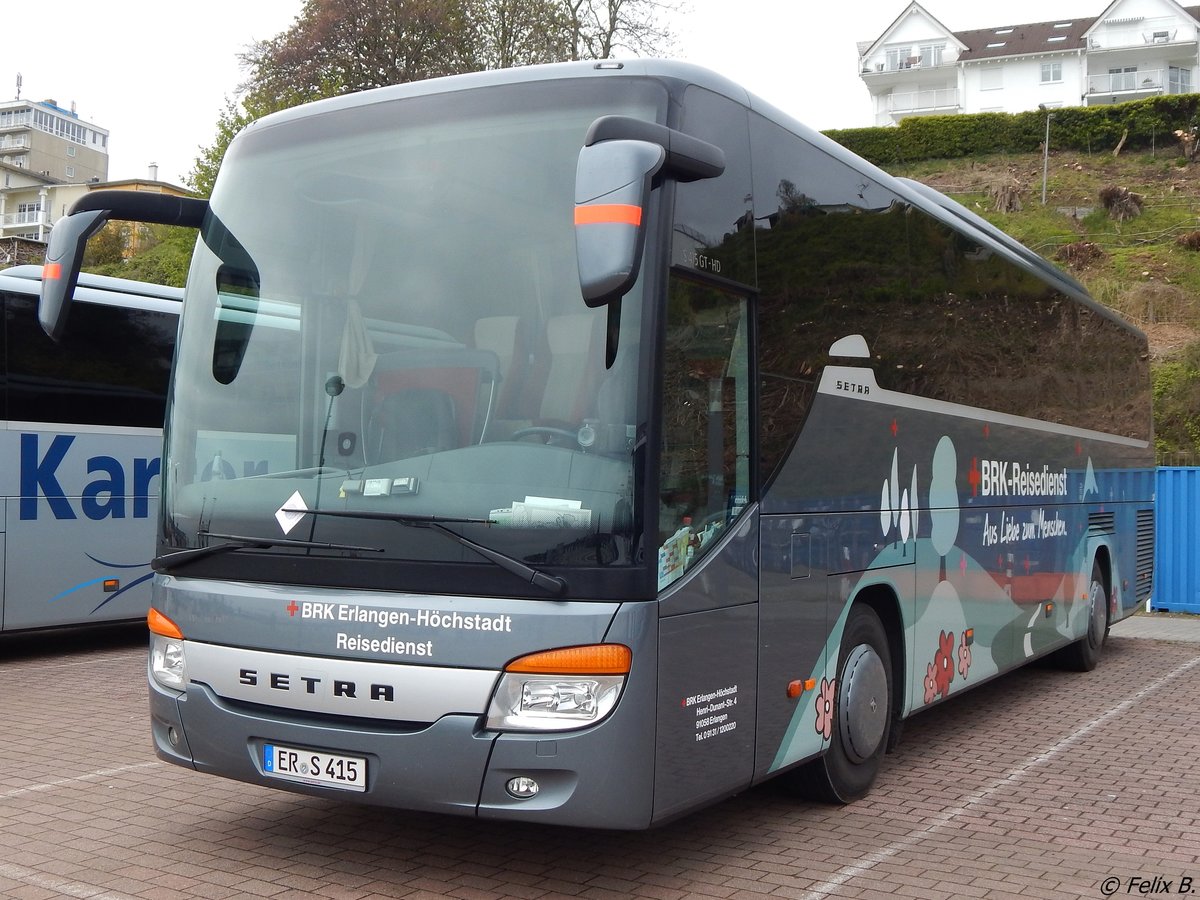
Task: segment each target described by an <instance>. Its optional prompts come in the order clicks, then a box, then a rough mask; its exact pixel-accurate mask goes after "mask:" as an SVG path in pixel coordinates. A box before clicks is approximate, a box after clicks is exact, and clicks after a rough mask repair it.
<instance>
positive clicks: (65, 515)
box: [21, 434, 162, 520]
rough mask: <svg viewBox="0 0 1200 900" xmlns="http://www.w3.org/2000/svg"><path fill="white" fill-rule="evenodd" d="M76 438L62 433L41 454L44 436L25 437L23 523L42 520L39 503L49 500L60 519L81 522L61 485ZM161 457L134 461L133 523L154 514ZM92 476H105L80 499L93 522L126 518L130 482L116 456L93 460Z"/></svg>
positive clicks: (89, 464) (89, 466)
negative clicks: (61, 471)
mask: <svg viewBox="0 0 1200 900" xmlns="http://www.w3.org/2000/svg"><path fill="white" fill-rule="evenodd" d="M73 443H75V437H74V436H73V435H69V434H58V435H55V436H54V439H53V440H52V441H51V442H50V446H49V447H47V448H46V453H45V455H44V456H43V455H41V454H40V447H39V435H37V434H22V435H21V518H22V519H36V518H37V517H38V499H39V497H44V498H45V499H46V504H47V506H49V507H50V512H51V513H53V515H54V518H56V519H76V518H78V516H77V515H76V514H75V508H74V507H73V506H72V505H71V501H70V500H68V499H67V495H66V493H65V492H64V491H63V489H62V485H61V484H59V482H58V469H59V466H61V465H62V463H63V460H64V459H66V456H67V452H68V451H69V450H70V449H71V445H72V444H73ZM161 468H162V460H161V459H160V458H159V457H154V458H153V459H145V458H141V457H136V458H134V460H133V518H135V519H145V518H147V517H148V516H149V515H150V481H151V480H152V479H153V478H154V477H155V476H157V475H158V474H159V471H160V470H161ZM87 472H88V474H89V475H95V474H98V473H99V474H100V475H101V476H102V477H99V478H95V479H93V480H92V481H90V482H88V483H87V485H85V486H84V488H83V493H82V494H81V495H80V498H79V506H80V509H81V510H82V512H83V514H84V515H85V516H87V518H89V519H96V520H99V519H109V518H111V519H124V518H126V499H127V498H126V490H125V485H126V484H127V483H128V481H129V479H128V477H127V475H126V472H125V467H124V466H123V465H122V464H121V462H120V460H118V459H115V458H114V457H112V456H92V457H89V458H88V461H87Z"/></svg>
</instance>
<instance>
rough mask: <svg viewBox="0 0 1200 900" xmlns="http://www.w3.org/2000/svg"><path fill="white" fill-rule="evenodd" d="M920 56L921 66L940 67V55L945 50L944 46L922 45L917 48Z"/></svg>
mask: <svg viewBox="0 0 1200 900" xmlns="http://www.w3.org/2000/svg"><path fill="white" fill-rule="evenodd" d="M917 49H918V51H919V52H920V54H921V65H923V66H940V65H941V64H942V53H944V52H945V50H946V45H945V44H922V45H921V46H920V47H918V48H917Z"/></svg>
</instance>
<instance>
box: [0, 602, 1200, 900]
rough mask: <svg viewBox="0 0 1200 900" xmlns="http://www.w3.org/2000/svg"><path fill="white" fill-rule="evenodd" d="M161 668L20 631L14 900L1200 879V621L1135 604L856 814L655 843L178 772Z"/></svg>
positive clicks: (659, 838)
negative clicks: (1100, 642)
mask: <svg viewBox="0 0 1200 900" xmlns="http://www.w3.org/2000/svg"><path fill="white" fill-rule="evenodd" d="M1143 619H1145V620H1147V621H1146V622H1143V621H1142V620H1143ZM1172 622H1174V623H1175V624H1171V623H1172ZM1151 626H1153V628H1151ZM1147 629H1150V631H1151V633H1150V634H1148V635H1146V636H1140V635H1141V633H1142V632H1143V631H1145V630H1147ZM1155 629H1167V630H1165V631H1159V630H1155ZM1164 635H1165V636H1166V638H1167V639H1163V636H1164ZM144 666H145V651H144V641H143V639H142V637H141V635H140V633H138V632H132V633H131V632H114V633H105V634H103V635H99V636H96V635H92V636H88V637H64V636H61V635H59V636H44V637H40V638H29V639H23V640H17V641H14V640H12V639H7V640H3V641H0V897H4V898H23V900H37V898H57V897H80V898H127V897H139V898H164V900H165V898H188V897H204V898H224V897H269V898H292V897H329V898H355V900H357V898H375V897H412V898H425V897H456V898H464V900H471V898H481V900H482V898H493V897H519V898H552V897H583V898H625V897H644V898H663V900H671V898H687V897H711V898H721V900H734V898H736V900H741V898H766V897H783V898H821V897H839V898H875V897H879V898H884V897H886V898H889V900H891V898H898V897H899V898H904V897H913V898H930V900H935V898H951V897H953V898H975V897H980V898H990V897H995V898H1017V897H1025V898H1060V897H1089V898H1100V897H1103V896H1106V894H1105V893H1104V891H1105V890H1109V889H1112V888H1113V886H1114V885H1115V887H1116V889H1115V892H1114V893H1113V894H1112V896H1120V897H1127V896H1138V897H1175V896H1180V895H1186V894H1187V893H1188V892H1189V888H1190V889H1191V891H1194V892H1200V729H1198V728H1196V723H1197V722H1198V721H1200V619H1190V620H1189V619H1179V618H1177V617H1146V616H1139V617H1137V619H1135V620H1132V621H1130V622H1127V623H1122V624H1121V625H1119V626H1117V627H1116V628H1114V629H1113V633H1112V636H1111V638H1110V641H1109V643H1108V645H1107V647H1106V651H1105V657H1104V659H1103V661H1102V662H1101V664H1100V667H1099V668H1098V669H1097V670H1096V671H1094V672H1091V673H1088V674H1074V673H1067V672H1061V671H1058V670H1056V669H1052V668H1049V667H1047V666H1040V665H1035V666H1031V667H1027V668H1025V669H1022V670H1020V671H1018V672H1015V673H1012V674H1010V675H1007V676H1004V677H1002V678H1000V679H997V680H995V681H993V682H991V683H990V684H988V685H985V686H983V687H981V688H978V689H976V690H975V691H973V692H971V693H969V694H966V695H963V696H962V697H959V698H956V699H954V700H951V701H950V702H948V703H945V704H942V705H941V706H939V707H937V708H935V709H933V710H931V711H929V712H927V713H924V714H922V715H920V716H917V717H916V718H914V719H912V720H911V721H910V722H909V723H908V724H907V726H906V729H905V733H904V739H903V741H902V742H901V745H900V747H899V748H898V750H897V751H896V752H895V753H893V754H892V755H891V756H890V757H888V759H887V763H886V767H885V769H884V771H883V773H882V774H881V776H880V778H879V781H878V782H877V784H876V787H875V789H874V791H873V792H872V793H871V795H870V796H869V797H867V798H866V799H865V800H862V801H859V802H858V803H855V804H853V805H851V806H848V807H842V808H838V807H827V806H820V805H816V804H812V803H807V802H802V801H798V800H795V799H793V798H792V797H790V796H789V795H788V794H786V793H785V792H784V791H783V790H782V789H780V788H778V787H776V786H774V785H772V784H767V785H763V786H760V787H758V788H755V789H753V790H750V791H747V792H746V793H744V794H742V795H740V796H738V797H735V798H733V799H731V800H729V801H726V802H724V803H721V804H719V805H717V806H715V807H712V808H710V809H707V810H704V811H702V812H700V813H697V814H695V815H692V816H690V817H688V818H685V819H683V820H681V821H678V822H675V823H673V824H670V825H668V826H666V827H664V828H661V829H658V830H655V831H650V832H643V833H634V834H621V833H607V832H596V831H579V830H570V829H550V828H544V827H533V826H528V825H513V824H496V823H481V822H476V821H472V820H464V819H453V818H443V817H438V816H431V815H419V814H411V813H397V812H394V811H390V810H383V809H376V808H371V807H363V806H355V805H351V804H341V803H333V802H328V801H324V800H317V799H313V798H309V797H300V796H295V795H290V794H285V793H280V792H275V791H269V790H266V789H261V788H257V787H253V786H247V785H243V784H238V783H234V782H230V781H225V780H223V779H219V778H215V777H211V776H206V775H200V774H198V773H194V772H189V771H185V770H182V769H179V768H176V767H173V766H168V765H166V764H165V763H160V762H158V761H157V760H156V759H155V757H154V754H153V751H152V750H151V746H150V739H149V734H148V726H147V721H146V687H145V674H144ZM1155 878H1157V879H1160V881H1158V882H1155V881H1154V880H1153V879H1155ZM1106 879H1109V881H1108V883H1107V884H1106V883H1105V881H1106ZM1136 879H1144V882H1141V881H1138V880H1136ZM1183 879H1190V880H1191V881H1190V882H1185V881H1183ZM1164 882H1170V884H1169V886H1168V885H1164ZM1143 884H1144V886H1145V888H1146V890H1145V891H1143V890H1141V888H1142V887H1143Z"/></svg>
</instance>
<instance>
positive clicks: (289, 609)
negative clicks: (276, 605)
mask: <svg viewBox="0 0 1200 900" xmlns="http://www.w3.org/2000/svg"><path fill="white" fill-rule="evenodd" d="M286 609H287V612H288V615H289V616H294V615H296V612H297V611H298V610H299V609H300V607H299V606H297V605H296V601H295V600H293V601H292V602H291V603H289V604H288V605H287V607H286Z"/></svg>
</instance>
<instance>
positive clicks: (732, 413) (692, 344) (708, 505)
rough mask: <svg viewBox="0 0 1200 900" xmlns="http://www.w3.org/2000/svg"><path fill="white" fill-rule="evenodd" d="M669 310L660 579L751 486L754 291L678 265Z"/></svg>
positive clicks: (732, 511) (678, 571)
mask: <svg viewBox="0 0 1200 900" xmlns="http://www.w3.org/2000/svg"><path fill="white" fill-rule="evenodd" d="M667 315H668V321H667V330H666V347H665V356H664V367H665V368H664V372H663V447H662V462H661V470H660V474H659V491H660V494H659V523H658V531H659V541H658V544H659V552H658V586H659V588H660V589H661V588H663V587H666V586H667V585H668V584H670V583H671V582H672V581H674V580H675V579H676V578H678V577H679V576H680V575H682V574H683V573H684V572H685V571H686V570H687V568H688V567H689V566H690V565H691V564H692V563H693V562H694V561H695V560H697V559H698V558H699V557H700V556H702V555H703V554H704V553H705V552H706V551H707V549H708V548H709V547H710V546H711V545H712V544H713V543H714V542H715V541H716V539H717V538H718V537H719V536H720V535H721V534H722V533H724V530H725V527H726V525H727V524H728V523H730V522H732V521H733V519H735V518H736V517H737V515H738V514H739V513H740V512H741V511H742V509H743V508H744V507H745V506H746V503H747V502H748V500H749V493H750V420H749V388H750V385H749V365H748V362H747V353H748V349H749V348H748V344H749V340H748V335H747V322H746V319H747V304H746V299H745V297H743V296H740V295H736V294H731V293H729V292H727V291H726V290H723V289H718V288H716V287H713V286H711V285H707V284H702V283H700V282H698V281H692V280H691V279H689V278H683V277H679V276H677V275H673V276H672V279H671V289H670V298H669V301H668V314H667Z"/></svg>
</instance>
